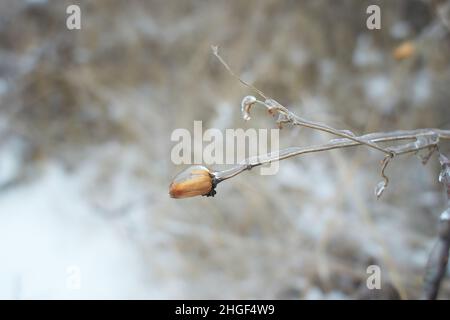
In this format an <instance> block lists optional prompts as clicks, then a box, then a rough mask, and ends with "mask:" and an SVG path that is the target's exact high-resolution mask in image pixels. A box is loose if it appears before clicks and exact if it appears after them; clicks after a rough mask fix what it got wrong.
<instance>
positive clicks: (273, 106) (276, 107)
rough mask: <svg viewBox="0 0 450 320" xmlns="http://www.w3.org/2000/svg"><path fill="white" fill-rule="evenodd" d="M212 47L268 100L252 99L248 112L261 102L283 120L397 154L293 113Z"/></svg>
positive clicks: (223, 62) (230, 70)
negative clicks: (266, 93)
mask: <svg viewBox="0 0 450 320" xmlns="http://www.w3.org/2000/svg"><path fill="white" fill-rule="evenodd" d="M211 49H212V51H213V54H214V55H215V56H216V57H217V59H219V61H220V62H221V63H222V64H223V66H224V67H225V69H227V71H228V72H229V73H230V74H231V75H232V76H233V77H234V78H236V79H238V80H239V81H240V82H241V83H242V84H243V85H245V86H246V87H249V88H250V89H252V90H253V91H255V92H257V93H258V94H259V95H260V96H261V97H263V98H264V99H266V101H264V102H263V101H259V100H256V99H254V101H252V102H251V104H249V105H247V106H244V107H246V108H245V111H246V112H247V113H248V111H249V110H250V108H251V107H252V106H253V105H254V104H260V105H263V106H265V107H266V108H267V109H268V110H269V112H270V113H272V114H274V113H275V112H277V113H279V114H280V115H281V116H282V117H283V119H284V120H283V121H284V122H290V123H292V124H294V125H300V126H304V127H307V128H311V129H315V130H320V131H323V132H328V133H331V134H334V135H336V136H338V137H342V138H347V139H350V140H353V141H355V142H358V143H360V144H365V145H367V146H368V147H371V148H373V149H376V150H378V151H381V152H383V153H385V154H387V155H389V156H390V157H391V158H392V157H394V156H395V152H394V151H392V150H386V149H383V148H381V147H379V146H377V145H376V144H375V143H373V142H371V141H363V140H359V139H358V137H356V136H355V135H354V134H353V133H351V132H349V131H347V130H338V129H335V128H333V127H330V126H329V125H326V124H323V123H320V122H315V121H310V120H306V119H304V118H301V117H299V116H297V115H295V114H293V113H292V112H290V111H289V110H288V109H287V108H286V107H284V106H283V105H281V104H280V103H279V102H277V101H275V100H273V99H269V98H267V96H266V95H265V94H264V93H263V92H262V91H261V90H259V89H258V88H256V87H255V86H253V85H251V84H249V83H247V82H245V81H244V80H242V79H241V78H240V77H239V76H238V75H236V73H234V71H233V70H232V69H231V68H230V66H229V65H228V64H227V63H226V61H225V60H224V59H223V58H222V57H221V56H220V55H219V48H218V46H211ZM248 119H250V117H248V118H247V120H248Z"/></svg>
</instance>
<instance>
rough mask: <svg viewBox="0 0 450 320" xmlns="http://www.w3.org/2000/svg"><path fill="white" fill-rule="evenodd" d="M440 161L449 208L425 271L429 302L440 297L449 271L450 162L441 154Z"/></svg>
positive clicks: (426, 297)
mask: <svg viewBox="0 0 450 320" xmlns="http://www.w3.org/2000/svg"><path fill="white" fill-rule="evenodd" d="M439 161H440V163H441V167H442V170H441V173H440V175H439V181H440V182H441V183H443V184H444V186H445V189H446V192H447V201H448V207H447V210H445V211H444V212H442V214H441V216H440V218H439V230H438V240H437V241H436V243H435V245H434V247H433V249H432V250H431V253H430V256H429V258H428V262H427V266H426V269H425V286H424V293H423V297H424V298H425V299H428V300H434V299H436V298H437V296H438V293H439V288H440V286H441V282H442V280H443V278H444V277H445V274H446V271H447V263H448V254H449V249H450V160H449V159H448V158H447V157H446V156H444V155H443V154H441V155H440V156H439Z"/></svg>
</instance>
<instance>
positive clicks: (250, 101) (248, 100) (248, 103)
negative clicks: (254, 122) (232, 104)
mask: <svg viewBox="0 0 450 320" xmlns="http://www.w3.org/2000/svg"><path fill="white" fill-rule="evenodd" d="M255 102H256V98H255V97H254V96H245V97H244V99H242V102H241V111H242V116H243V117H244V120H245V121H248V120H250V119H251V118H250V109H251V108H252V106H253V105H254V104H255Z"/></svg>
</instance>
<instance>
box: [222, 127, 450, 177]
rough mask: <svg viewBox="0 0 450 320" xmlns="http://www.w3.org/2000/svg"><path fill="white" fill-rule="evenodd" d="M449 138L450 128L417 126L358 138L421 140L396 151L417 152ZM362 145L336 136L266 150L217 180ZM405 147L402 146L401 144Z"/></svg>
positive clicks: (224, 173) (244, 161)
mask: <svg viewBox="0 0 450 320" xmlns="http://www.w3.org/2000/svg"><path fill="white" fill-rule="evenodd" d="M420 137H425V138H426V137H428V138H430V137H432V139H420ZM436 137H438V138H439V139H449V140H450V130H440V129H417V130H399V131H392V132H375V133H369V134H366V135H363V136H359V137H357V138H358V139H359V140H362V141H370V142H373V143H379V142H393V141H403V140H416V141H419V139H420V141H421V144H415V147H412V144H403V145H400V146H397V147H396V150H397V151H396V152H397V153H398V154H406V153H414V152H418V151H420V150H423V149H428V148H430V147H433V146H435V145H436V143H437V141H436V140H438V139H436ZM358 145H361V143H359V142H356V141H353V140H349V139H346V138H341V139H333V140H330V141H329V142H327V143H325V144H320V145H313V146H306V147H290V148H287V149H283V150H280V151H277V152H271V153H267V154H265V155H259V156H256V157H250V158H247V159H245V160H243V161H242V162H240V163H239V164H237V165H235V166H233V167H231V168H229V169H226V170H223V171H216V172H215V173H214V175H215V177H216V179H217V182H221V181H224V180H227V179H229V178H232V177H235V176H237V175H238V174H240V173H242V172H244V171H246V170H250V169H252V168H254V167H257V166H261V165H263V164H268V163H271V162H274V161H280V160H284V159H288V158H292V157H295V156H300V155H302V154H307V153H314V152H321V151H328V150H333V149H341V148H349V147H354V146H358ZM402 146H403V147H402Z"/></svg>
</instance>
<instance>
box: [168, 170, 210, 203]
mask: <svg viewBox="0 0 450 320" xmlns="http://www.w3.org/2000/svg"><path fill="white" fill-rule="evenodd" d="M213 177H214V175H213V174H212V173H211V172H210V171H209V169H208V168H206V167H204V166H192V167H189V168H187V169H186V170H184V171H182V172H180V173H179V174H178V175H177V176H176V177H175V178H174V179H173V182H172V183H171V184H170V186H169V194H170V196H171V197H172V198H175V199H181V198H189V197H195V196H204V195H214V193H215V192H214V186H213Z"/></svg>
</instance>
